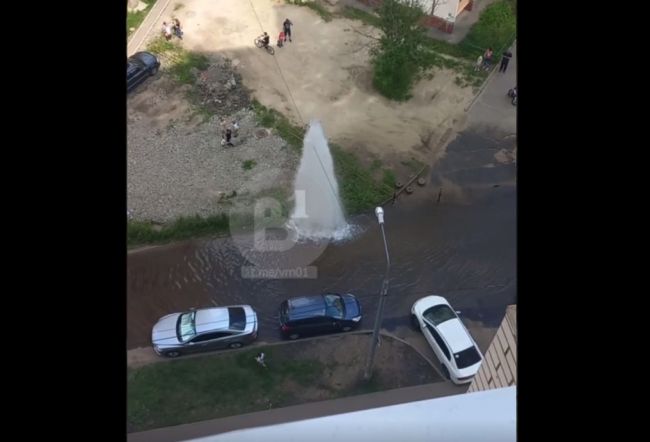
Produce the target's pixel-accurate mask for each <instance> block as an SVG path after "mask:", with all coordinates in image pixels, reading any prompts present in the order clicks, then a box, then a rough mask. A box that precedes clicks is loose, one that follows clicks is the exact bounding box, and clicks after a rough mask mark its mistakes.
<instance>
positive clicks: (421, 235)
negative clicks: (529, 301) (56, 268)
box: [127, 131, 517, 351]
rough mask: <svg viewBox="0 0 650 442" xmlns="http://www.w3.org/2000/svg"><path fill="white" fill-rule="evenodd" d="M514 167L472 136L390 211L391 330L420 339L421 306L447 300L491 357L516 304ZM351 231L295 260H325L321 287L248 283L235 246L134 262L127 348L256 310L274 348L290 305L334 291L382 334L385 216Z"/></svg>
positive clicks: (503, 149) (495, 144) (508, 150)
mask: <svg viewBox="0 0 650 442" xmlns="http://www.w3.org/2000/svg"><path fill="white" fill-rule="evenodd" d="M515 158H516V151H515V139H514V138H499V137H496V136H491V135H489V134H486V133H483V134H479V133H476V132H473V131H469V132H465V133H461V134H459V135H458V137H457V138H456V139H455V140H454V141H453V142H452V143H451V144H450V145H449V146H448V147H447V155H446V156H445V157H444V158H443V159H442V160H441V161H439V162H438V164H437V165H436V167H435V168H434V170H433V171H432V172H431V174H430V176H429V179H428V180H427V184H426V186H425V187H418V186H417V185H414V186H415V187H416V189H415V193H414V194H412V195H406V194H403V195H402V196H400V198H399V199H398V200H397V202H396V203H395V205H387V206H385V207H384V210H385V230H386V239H387V241H388V249H389V252H390V257H391V264H392V265H391V272H390V288H389V292H388V293H389V294H388V299H387V302H386V306H385V311H384V313H385V314H384V321H383V328H384V329H386V330H388V331H391V332H392V333H394V334H396V335H397V336H400V337H404V338H407V339H415V338H414V335H415V332H414V331H413V330H411V329H410V327H409V314H410V308H411V305H412V304H413V302H414V301H415V300H416V299H418V298H420V297H423V296H426V295H430V294H438V295H441V296H444V297H446V298H447V299H448V300H449V302H450V303H451V304H452V306H453V307H455V308H456V309H457V310H460V311H461V312H462V314H463V316H462V317H463V320H464V321H465V324H466V325H467V326H468V328H469V329H470V331H471V332H472V334H473V336H474V338H475V339H476V341H477V342H478V344H479V346H480V347H481V350H482V351H485V350H486V348H487V346H488V345H489V343H490V340H491V338H492V335H493V334H494V332H495V330H496V327H497V326H498V325H499V323H500V322H501V320H502V318H503V316H504V314H505V309H506V306H507V305H509V304H512V303H515V302H516V298H517V291H516V234H517V231H516V179H515V177H516V163H515ZM349 221H350V222H351V223H352V224H354V225H357V226H358V232H357V234H356V235H355V237H354V238H353V239H351V240H349V241H346V242H342V243H336V244H334V243H330V244H329V245H327V247H325V248H323V247H320V248H319V247H316V246H310V245H303V246H301V247H295V248H293V249H290V250H289V251H287V252H285V253H286V254H289V255H291V254H296V255H299V256H302V257H304V256H309V253H312V254H313V256H315V257H316V258H315V259H314V260H313V261H310V262H307V263H305V265H309V266H313V267H315V269H316V272H317V277H316V278H293V279H269V278H266V279H253V278H246V277H242V268H243V267H246V266H250V265H251V264H250V263H249V262H248V261H247V260H246V258H244V256H243V255H242V251H241V250H240V248H241V246H240V244H239V243H238V242H236V241H235V240H233V239H232V238H230V237H229V238H220V239H212V240H196V241H188V242H182V243H176V244H172V245H166V246H161V247H155V248H150V249H145V250H142V251H135V252H132V253H130V254H129V256H128V274H127V281H128V287H127V309H128V310H127V315H128V324H127V329H128V330H127V347H128V348H129V349H131V348H136V347H144V346H149V345H150V344H151V342H150V340H151V337H150V334H151V327H152V326H153V324H154V322H155V321H156V320H157V319H158V318H160V317H161V316H164V315H166V314H168V313H172V312H177V311H182V310H186V309H189V308H191V307H196V308H200V307H208V306H214V305H228V304H239V303H246V304H250V305H252V306H253V308H255V309H256V310H257V312H258V316H259V318H260V337H259V339H260V341H266V342H270V341H275V340H278V339H279V333H278V317H277V310H278V307H279V304H280V302H281V301H282V300H283V299H285V298H287V297H290V296H296V295H301V294H317V293H321V292H324V291H334V292H351V293H354V294H355V295H357V297H358V298H359V300H360V302H361V304H362V308H363V313H364V320H363V324H362V328H365V329H370V328H372V323H373V321H374V315H375V312H376V311H375V309H376V305H377V296H378V292H379V289H380V287H381V282H382V278H383V274H384V269H385V265H386V261H385V256H384V249H383V242H382V239H381V232H380V229H379V226H378V224H377V220H376V218H375V216H374V214H368V215H361V216H359V217H356V218H354V219H351V220H349ZM297 262H300V259H298V260H297ZM417 339H420V338H417ZM421 339H422V341H424V339H423V338H421Z"/></svg>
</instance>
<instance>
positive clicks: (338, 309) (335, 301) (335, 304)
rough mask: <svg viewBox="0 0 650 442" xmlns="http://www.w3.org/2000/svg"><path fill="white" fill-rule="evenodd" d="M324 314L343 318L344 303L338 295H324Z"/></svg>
mask: <svg viewBox="0 0 650 442" xmlns="http://www.w3.org/2000/svg"><path fill="white" fill-rule="evenodd" d="M325 305H326V309H325V314H326V315H327V316H329V317H331V318H337V319H343V317H344V316H345V305H344V304H343V300H342V299H341V297H340V296H339V295H325Z"/></svg>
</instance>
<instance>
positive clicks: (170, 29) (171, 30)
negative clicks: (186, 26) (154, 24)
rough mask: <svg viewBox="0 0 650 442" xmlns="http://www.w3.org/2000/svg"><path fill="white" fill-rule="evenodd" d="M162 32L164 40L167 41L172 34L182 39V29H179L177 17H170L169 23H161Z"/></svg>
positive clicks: (179, 24)
mask: <svg viewBox="0 0 650 442" xmlns="http://www.w3.org/2000/svg"><path fill="white" fill-rule="evenodd" d="M162 33H163V35H164V36H165V40H167V41H169V40H171V39H172V35H175V36H176V37H178V38H180V39H181V40H182V39H183V30H182V29H181V22H180V20H178V19H177V18H174V19H172V21H171V23H167V22H166V21H164V22H163V24H162Z"/></svg>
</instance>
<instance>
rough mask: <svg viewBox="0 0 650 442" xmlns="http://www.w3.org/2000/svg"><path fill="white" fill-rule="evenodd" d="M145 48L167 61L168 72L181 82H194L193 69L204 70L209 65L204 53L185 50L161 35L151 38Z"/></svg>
mask: <svg viewBox="0 0 650 442" xmlns="http://www.w3.org/2000/svg"><path fill="white" fill-rule="evenodd" d="M147 49H148V50H149V52H152V53H154V54H156V55H158V56H160V57H162V58H164V59H165V60H166V61H168V68H169V72H170V73H171V74H172V75H173V76H174V77H175V78H176V80H177V81H178V82H180V83H182V84H192V83H194V82H195V81H196V72H195V70H198V71H204V70H206V69H207V68H208V67H209V66H210V61H209V60H208V57H206V56H205V55H203V54H198V53H195V52H190V51H186V50H185V49H183V48H182V47H180V46H178V45H177V44H175V43H174V42H172V41H171V40H170V41H167V40H165V38H164V37H163V36H159V37H157V38H155V39H154V40H152V41H151V43H149V45H148V46H147Z"/></svg>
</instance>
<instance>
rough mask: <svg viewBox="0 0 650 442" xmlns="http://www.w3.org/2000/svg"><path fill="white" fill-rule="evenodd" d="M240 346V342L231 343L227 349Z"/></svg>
mask: <svg viewBox="0 0 650 442" xmlns="http://www.w3.org/2000/svg"><path fill="white" fill-rule="evenodd" d="M242 345H243V344H242V343H241V342H233V343H232V344H230V345H229V346H228V347H230V348H241V347H242Z"/></svg>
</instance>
